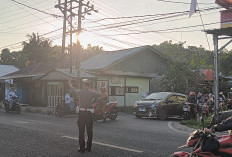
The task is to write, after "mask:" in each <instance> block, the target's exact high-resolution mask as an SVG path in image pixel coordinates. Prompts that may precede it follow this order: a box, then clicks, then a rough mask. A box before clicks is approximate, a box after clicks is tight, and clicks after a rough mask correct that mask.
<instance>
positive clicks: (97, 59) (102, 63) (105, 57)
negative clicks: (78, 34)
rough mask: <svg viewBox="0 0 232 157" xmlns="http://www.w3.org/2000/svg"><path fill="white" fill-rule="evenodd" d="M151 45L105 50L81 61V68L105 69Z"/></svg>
mask: <svg viewBox="0 0 232 157" xmlns="http://www.w3.org/2000/svg"><path fill="white" fill-rule="evenodd" d="M149 47H150V46H147V45H146V46H142V47H136V48H131V49H124V50H118V51H105V52H101V53H99V54H97V55H95V56H93V57H91V58H89V59H87V60H86V61H84V62H83V63H81V68H82V69H86V70H98V69H104V68H106V67H107V66H110V65H111V64H113V63H115V62H117V61H119V60H121V59H123V58H125V57H128V56H130V55H132V54H135V53H138V52H141V51H142V50H144V49H146V48H149Z"/></svg>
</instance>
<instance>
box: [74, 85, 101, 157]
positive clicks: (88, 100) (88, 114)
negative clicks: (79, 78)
mask: <svg viewBox="0 0 232 157" xmlns="http://www.w3.org/2000/svg"><path fill="white" fill-rule="evenodd" d="M83 84H84V89H80V90H77V89H76V88H74V87H72V86H71V87H70V89H71V92H72V93H74V94H75V95H77V96H78V98H79V114H78V121H77V123H78V127H79V145H80V149H79V152H81V153H84V152H85V151H89V152H90V151H91V147H92V139H93V121H94V119H93V109H92V102H93V99H94V98H97V97H100V96H101V94H100V93H97V92H95V91H93V90H91V89H90V85H91V84H90V81H89V80H84V81H83ZM85 128H86V131H87V136H88V139H87V144H86V145H87V147H86V148H85Z"/></svg>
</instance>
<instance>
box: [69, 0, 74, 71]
mask: <svg viewBox="0 0 232 157" xmlns="http://www.w3.org/2000/svg"><path fill="white" fill-rule="evenodd" d="M72 17H73V15H72V1H70V61H69V62H70V73H72V53H73V49H72V48H73V44H72V27H73V26H72Z"/></svg>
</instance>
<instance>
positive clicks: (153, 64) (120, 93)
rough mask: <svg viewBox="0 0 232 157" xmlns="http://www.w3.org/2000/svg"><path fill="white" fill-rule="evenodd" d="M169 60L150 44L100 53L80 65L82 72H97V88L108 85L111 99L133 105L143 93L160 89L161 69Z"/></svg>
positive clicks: (119, 103) (93, 73)
mask: <svg viewBox="0 0 232 157" xmlns="http://www.w3.org/2000/svg"><path fill="white" fill-rule="evenodd" d="M167 63H168V61H167V59H166V58H164V57H163V55H162V53H160V52H159V51H157V50H155V49H154V48H152V47H151V46H142V47H136V48H131V49H124V50H119V51H106V52H102V53H99V54H97V55H96V56H93V57H91V58H89V59H88V60H86V61H84V62H83V63H82V64H81V69H82V71H85V72H88V73H89V74H92V75H95V76H96V77H95V78H94V81H95V87H96V89H98V90H100V88H101V87H105V88H106V89H107V91H108V94H109V101H117V102H118V105H119V106H132V105H134V103H135V101H137V100H140V99H141V98H142V96H143V95H145V94H148V93H152V92H157V91H160V87H159V81H160V78H161V76H159V75H158V73H159V72H162V71H163V70H164V67H165V66H166V65H167Z"/></svg>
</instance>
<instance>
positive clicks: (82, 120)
mask: <svg viewBox="0 0 232 157" xmlns="http://www.w3.org/2000/svg"><path fill="white" fill-rule="evenodd" d="M78 126H79V145H80V150H85V127H86V130H87V135H88V140H87V148H89V149H91V147H92V139H93V114H92V113H90V112H88V111H80V112H79V114H78Z"/></svg>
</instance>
